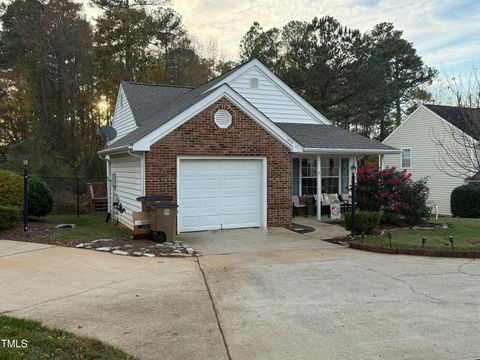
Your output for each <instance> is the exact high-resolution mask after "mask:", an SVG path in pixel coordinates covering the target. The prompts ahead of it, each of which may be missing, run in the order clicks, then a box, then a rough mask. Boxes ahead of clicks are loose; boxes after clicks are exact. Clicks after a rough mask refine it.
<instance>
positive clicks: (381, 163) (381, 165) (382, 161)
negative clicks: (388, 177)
mask: <svg viewBox="0 0 480 360" xmlns="http://www.w3.org/2000/svg"><path fill="white" fill-rule="evenodd" d="M384 164H385V155H383V154H380V155H378V167H379V168H380V169H381V170H383V169H384V167H385V165H384Z"/></svg>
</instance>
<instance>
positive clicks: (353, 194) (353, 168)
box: [350, 165, 357, 236]
mask: <svg viewBox="0 0 480 360" xmlns="http://www.w3.org/2000/svg"><path fill="white" fill-rule="evenodd" d="M356 169H357V168H356V167H355V165H352V167H351V168H350V170H352V224H351V227H350V228H351V230H352V236H355V210H356V209H355V203H356V202H357V194H356V189H355V182H356V181H355V170H356Z"/></svg>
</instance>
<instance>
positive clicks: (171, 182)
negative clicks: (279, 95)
mask: <svg viewBox="0 0 480 360" xmlns="http://www.w3.org/2000/svg"><path fill="white" fill-rule="evenodd" d="M218 109H226V110H228V111H229V112H230V114H232V124H231V125H230V127H228V128H227V129H220V128H219V127H218V126H217V125H216V124H215V123H214V121H213V116H214V114H215V112H216V111H217V110H218ZM177 156H259V157H260V156H263V157H266V158H267V167H268V179H267V188H268V189H267V195H268V196H267V208H268V210H267V211H268V213H267V220H268V226H283V225H287V224H290V223H291V222H292V205H291V202H292V153H291V152H290V151H289V149H288V148H287V147H286V146H284V145H283V144H282V143H280V142H279V141H278V140H277V139H275V138H274V137H273V136H272V135H270V134H269V133H268V132H267V131H265V130H264V129H263V128H262V127H261V126H260V125H258V124H257V123H256V122H255V121H254V120H252V119H251V118H250V117H248V116H247V115H246V114H244V113H243V112H242V111H241V110H240V109H239V108H238V107H236V106H235V105H233V104H232V103H231V102H229V101H228V100H227V99H225V98H222V99H220V100H219V101H217V102H216V103H215V104H213V105H211V106H209V107H208V108H206V109H205V110H204V111H202V112H201V113H199V114H198V115H196V116H195V117H193V118H192V119H190V120H189V121H187V122H186V123H185V124H183V125H181V126H180V127H178V128H177V129H175V130H174V131H173V132H171V133H170V134H168V135H167V136H166V137H164V138H163V139H161V140H160V141H158V142H157V143H155V144H154V145H152V146H151V148H150V151H147V152H146V153H145V176H146V183H145V187H146V193H147V194H173V195H174V196H175V199H177Z"/></svg>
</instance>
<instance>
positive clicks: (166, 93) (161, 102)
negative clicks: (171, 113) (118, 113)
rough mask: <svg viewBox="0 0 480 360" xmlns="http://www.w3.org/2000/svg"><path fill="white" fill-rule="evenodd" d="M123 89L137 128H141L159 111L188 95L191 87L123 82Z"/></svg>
mask: <svg viewBox="0 0 480 360" xmlns="http://www.w3.org/2000/svg"><path fill="white" fill-rule="evenodd" d="M122 88H123V91H124V92H125V96H126V97H127V99H128V104H129V105H130V109H131V110H132V113H133V117H134V118H135V121H136V123H137V126H141V125H142V124H144V123H145V121H147V120H148V119H149V118H150V117H151V116H152V115H154V114H155V113H156V112H157V111H161V110H162V109H164V108H165V107H167V105H169V104H171V103H172V102H174V101H175V100H176V99H178V98H179V97H180V96H182V95H184V94H186V93H187V92H189V91H190V90H192V88H191V87H187V86H169V85H155V84H144V83H136V82H131V81H122Z"/></svg>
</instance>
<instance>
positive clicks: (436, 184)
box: [384, 107, 464, 215]
mask: <svg viewBox="0 0 480 360" xmlns="http://www.w3.org/2000/svg"><path fill="white" fill-rule="evenodd" d="M445 126H447V125H446V123H445V122H444V121H443V120H442V119H440V118H438V117H437V116H436V115H435V114H433V113H432V112H430V111H429V110H428V109H426V108H424V107H420V108H419V109H418V110H417V111H416V112H415V113H414V114H413V115H412V116H411V117H410V118H408V119H407V120H406V122H405V123H404V124H402V125H401V126H400V127H399V128H398V129H397V130H396V131H395V132H394V133H393V134H392V135H391V136H390V137H388V138H387V139H386V140H385V141H384V144H386V145H389V146H393V147H395V148H398V149H401V148H411V149H412V152H411V167H410V168H409V169H408V171H410V172H411V173H412V178H413V179H415V180H417V179H420V178H424V177H428V187H429V188H430V200H431V201H434V202H435V203H437V205H438V207H439V212H440V214H443V215H451V212H450V194H451V192H452V190H453V189H454V188H456V187H457V186H460V185H463V184H464V180H463V179H462V178H460V177H451V176H448V175H446V174H445V173H443V172H442V171H441V170H440V169H439V167H438V164H440V161H441V158H442V157H441V155H440V153H439V150H438V148H437V146H436V144H435V141H434V139H435V137H433V134H435V135H436V137H437V138H438V135H440V134H445V141H449V142H451V146H455V145H456V143H455V141H454V140H453V139H452V137H451V135H450V134H448V133H447V132H446V130H445ZM449 147H450V145H449ZM384 159H385V160H384V161H385V166H389V167H392V166H395V167H397V168H401V167H402V164H401V162H400V161H401V155H400V154H395V155H385V158H384Z"/></svg>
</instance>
